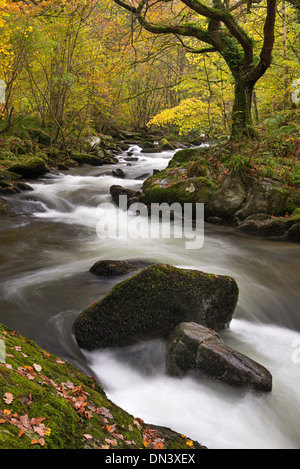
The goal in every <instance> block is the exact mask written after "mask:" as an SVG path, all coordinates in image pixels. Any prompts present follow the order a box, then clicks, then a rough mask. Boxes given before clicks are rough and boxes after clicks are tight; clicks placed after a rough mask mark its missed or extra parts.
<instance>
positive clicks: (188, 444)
mask: <svg viewBox="0 0 300 469" xmlns="http://www.w3.org/2000/svg"><path fill="white" fill-rule="evenodd" d="M185 444H186V445H187V446H190V447H193V446H194V442H193V441H192V440H187V441H186V442H185Z"/></svg>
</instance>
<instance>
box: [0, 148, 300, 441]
mask: <svg viewBox="0 0 300 469" xmlns="http://www.w3.org/2000/svg"><path fill="white" fill-rule="evenodd" d="M132 150H133V152H134V156H135V157H137V158H138V161H131V162H130V163H129V164H130V166H128V162H127V161H126V160H125V159H124V157H125V156H126V155H125V153H124V154H123V155H120V162H119V164H118V165H117V167H120V168H122V169H123V170H124V172H125V174H126V178H125V179H118V178H115V177H113V176H112V175H111V171H112V169H115V166H113V167H112V166H102V167H99V168H98V167H96V168H95V167H88V166H86V167H81V168H80V169H78V168H76V169H72V170H70V171H65V172H59V173H57V174H51V175H48V176H47V177H45V178H43V179H42V180H39V181H30V183H31V185H32V187H33V189H34V191H32V192H29V193H23V194H22V195H21V196H20V195H14V196H10V197H9V199H8V201H9V203H10V204H12V205H13V206H14V207H15V208H18V209H19V210H20V216H16V217H14V218H13V219H9V220H2V221H1V226H0V322H2V323H4V324H6V325H8V326H9V327H11V328H13V329H16V330H18V331H19V332H21V333H22V334H23V335H25V336H27V337H29V338H31V339H33V340H35V341H36V342H38V343H39V344H40V345H41V346H42V347H44V348H47V349H48V350H50V351H53V352H54V353H56V354H58V355H60V356H61V357H63V358H65V359H67V360H69V361H71V362H72V363H74V364H75V365H76V366H79V367H80V368H81V369H83V370H84V371H87V372H92V373H93V374H94V375H95V376H96V377H97V378H98V379H99V381H100V382H101V383H102V384H103V386H104V388H105V390H106V392H107V394H108V397H109V398H110V399H111V400H113V401H114V402H116V403H117V404H119V405H120V406H121V407H123V408H124V409H126V410H127V411H128V412H130V413H131V414H134V415H135V416H137V417H140V418H142V419H144V420H145V421H146V422H149V423H153V424H159V425H164V426H167V427H171V428H172V429H174V430H177V431H179V432H180V433H184V434H186V435H188V436H189V437H191V438H193V439H195V440H198V441H200V442H201V443H203V444H204V445H206V446H208V447H209V448H268V449H269V448H273V449H280V448H285V449H288V448H299V447H300V426H299V417H300V410H299V409H300V393H299V389H300V363H298V361H299V360H297V358H298V357H300V353H299V355H297V347H298V348H299V347H300V315H299V271H300V263H299V259H300V250H299V245H297V244H293V243H284V242H275V241H270V240H267V239H262V238H256V237H250V236H247V235H242V234H237V233H235V232H234V230H232V229H230V228H226V227H216V226H212V225H207V224H206V225H205V238H204V245H203V247H202V248H201V249H197V250H188V249H186V247H185V240H184V239H181V238H170V239H168V238H159V239H151V238H144V239H131V238H128V237H123V238H120V237H115V236H113V232H112V233H111V237H103V238H100V237H99V232H98V231H97V227H98V226H99V220H102V219H103V217H106V219H108V220H110V221H111V223H109V228H108V230H109V229H112V228H111V227H113V220H115V217H116V216H117V215H120V211H119V209H118V208H117V207H116V206H113V205H112V203H111V202H112V201H111V197H110V195H109V188H110V186H111V185H113V184H118V185H122V186H124V187H126V188H130V189H135V190H138V189H139V188H140V187H141V185H142V182H143V178H139V176H141V175H143V174H145V173H148V174H152V172H153V169H163V168H164V167H165V166H166V165H167V163H168V161H169V159H170V158H171V157H172V155H173V152H164V153H161V154H145V155H143V154H142V153H141V151H140V149H139V148H138V147H133V149H132ZM104 204H106V205H104ZM122 217H125V214H124V213H121V220H122ZM100 259H139V260H144V261H151V262H165V263H169V264H173V265H176V266H178V267H186V268H193V269H198V270H202V271H205V272H210V273H214V274H226V275H231V276H232V277H234V278H235V279H236V281H237V282H238V285H239V289H240V295H239V301H238V305H237V308H236V312H235V315H234V319H233V321H232V323H231V325H230V328H229V329H228V330H226V331H224V332H222V337H223V339H224V341H225V342H226V343H227V344H228V345H231V346H232V347H234V348H236V349H237V350H239V351H241V352H242V353H245V354H246V355H248V356H250V357H251V358H253V359H254V360H257V361H258V362H260V363H261V364H262V365H264V366H265V367H267V368H268V369H269V371H270V372H271V373H272V375H273V390H272V392H271V393H270V394H260V393H255V392H252V391H247V392H246V391H241V390H237V389H233V388H231V387H229V386H226V385H224V384H221V383H218V382H215V381H213V380H209V379H201V380H200V379H199V378H198V379H196V378H195V377H192V376H189V377H186V378H184V379H175V378H171V377H168V376H166V374H165V370H164V357H165V344H164V343H163V342H161V341H153V342H148V343H141V344H139V345H135V346H132V347H128V348H122V349H117V350H114V349H110V350H97V351H94V352H87V351H84V350H80V349H79V348H78V346H77V344H76V341H75V339H74V337H73V335H72V324H73V321H74V319H75V317H76V316H77V315H78V314H79V313H80V312H81V311H82V310H83V309H85V308H86V307H87V306H89V304H90V303H92V302H94V301H97V300H98V299H99V298H101V297H102V296H103V295H104V294H105V293H107V292H108V291H109V290H110V289H111V288H112V287H113V285H114V284H115V283H116V282H117V281H119V280H120V278H100V277H96V276H94V275H93V274H91V273H90V272H89V268H90V267H91V266H92V265H93V263H94V262H96V261H98V260H100ZM125 277H126V276H125ZM123 278H124V277H122V279H123Z"/></svg>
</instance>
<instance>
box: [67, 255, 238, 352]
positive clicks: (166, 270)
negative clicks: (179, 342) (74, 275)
mask: <svg viewBox="0 0 300 469" xmlns="http://www.w3.org/2000/svg"><path fill="white" fill-rule="evenodd" d="M237 300H238V286H237V284H236V282H235V280H234V279H233V278H231V277H227V276H220V275H219V276H215V275H212V274H207V273H204V272H200V271H197V270H187V269H179V268H176V267H173V266H170V265H163V264H155V265H151V266H149V267H146V268H144V269H142V270H141V271H140V272H138V273H137V274H135V275H133V276H131V277H130V278H127V279H126V280H123V281H122V282H119V283H118V284H117V285H115V287H114V288H113V289H112V290H111V291H110V292H109V293H108V294H107V295H106V296H105V297H104V298H102V299H101V300H100V301H98V302H96V303H95V304H94V305H92V306H90V307H89V308H87V309H86V310H85V311H83V312H82V313H81V314H80V315H79V316H78V317H77V319H76V320H75V322H74V333H75V337H76V339H77V342H78V344H79V346H80V347H82V348H85V349H88V350H92V349H95V348H101V347H114V346H122V345H128V344H131V343H135V342H136V341H138V340H144V339H154V338H161V337H164V336H167V335H169V334H170V332H171V331H172V330H173V329H174V328H175V327H176V326H177V325H178V324H179V323H181V322H184V321H194V322H197V323H199V324H204V325H205V326H206V327H211V328H213V329H222V328H224V327H225V326H226V325H227V324H229V323H230V321H231V319H232V315H233V313H234V310H235V307H236V303H237Z"/></svg>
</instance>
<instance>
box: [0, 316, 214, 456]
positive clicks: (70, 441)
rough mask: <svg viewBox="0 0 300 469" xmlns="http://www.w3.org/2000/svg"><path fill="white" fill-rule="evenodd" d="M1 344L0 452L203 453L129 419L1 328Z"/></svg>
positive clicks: (78, 374)
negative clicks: (107, 451) (92, 450)
mask: <svg viewBox="0 0 300 469" xmlns="http://www.w3.org/2000/svg"><path fill="white" fill-rule="evenodd" d="M0 339H1V342H0V389H1V399H0V449H1V450H3V449H10V450H14V449H26V450H29V449H48V450H50V449H102V450H103V449H112V450H133V449H135V450H136V449H148V451H149V448H151V449H156V448H157V446H156V443H158V442H159V443H160V447H161V446H162V447H163V448H164V449H170V450H171V449H180V450H190V449H191V446H190V443H192V448H194V449H204V448H205V447H204V446H202V445H200V444H199V443H198V442H196V441H192V442H191V441H190V440H189V439H187V437H183V436H182V435H180V433H176V432H174V431H172V430H170V429H168V428H165V427H158V426H155V427H152V425H151V423H149V424H147V423H145V422H143V421H142V420H141V419H140V418H139V417H138V416H132V415H130V414H129V413H128V412H126V411H125V410H123V409H122V408H120V407H119V406H117V405H115V404H114V403H112V402H111V401H110V400H109V399H108V398H107V396H106V394H105V392H104V390H103V388H102V387H101V385H100V384H99V383H98V382H97V381H96V380H95V378H93V377H91V376H87V375H86V374H85V373H83V372H82V371H81V370H79V369H78V368H76V367H75V366H73V365H72V364H70V363H68V362H66V361H64V360H62V359H61V358H59V357H58V356H56V355H54V354H52V353H49V352H48V351H46V350H43V349H42V348H41V347H39V346H38V345H37V344H36V343H35V342H33V341H31V340H28V339H27V338H26V337H23V336H21V335H20V334H18V333H17V332H16V331H12V330H10V329H8V328H7V327H5V326H3V325H2V324H0ZM2 344H3V346H2ZM1 346H2V347H1ZM146 442H147V445H146Z"/></svg>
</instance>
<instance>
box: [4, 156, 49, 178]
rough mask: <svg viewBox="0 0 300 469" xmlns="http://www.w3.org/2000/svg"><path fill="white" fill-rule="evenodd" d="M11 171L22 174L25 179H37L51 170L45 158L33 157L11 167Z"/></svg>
mask: <svg viewBox="0 0 300 469" xmlns="http://www.w3.org/2000/svg"><path fill="white" fill-rule="evenodd" d="M9 171H12V172H13V173H17V174H20V175H21V176H22V177H23V178H25V179H36V178H38V177H40V176H43V175H44V174H45V173H47V172H48V171H49V169H48V167H47V165H46V163H45V161H44V159H43V158H39V157H32V158H28V159H26V160H24V161H21V162H19V163H16V164H13V165H11V166H10V167H9Z"/></svg>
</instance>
